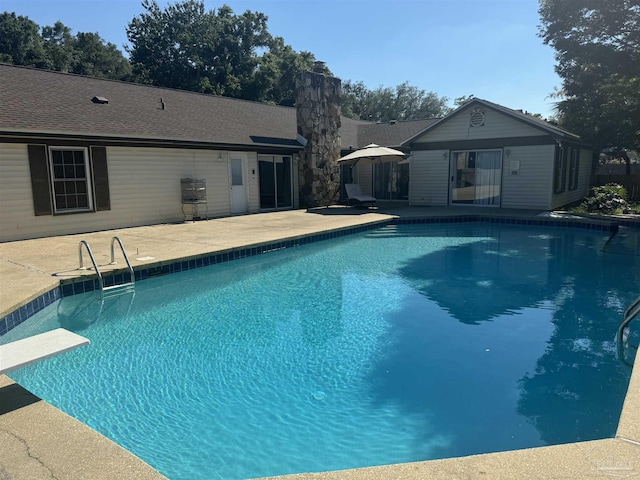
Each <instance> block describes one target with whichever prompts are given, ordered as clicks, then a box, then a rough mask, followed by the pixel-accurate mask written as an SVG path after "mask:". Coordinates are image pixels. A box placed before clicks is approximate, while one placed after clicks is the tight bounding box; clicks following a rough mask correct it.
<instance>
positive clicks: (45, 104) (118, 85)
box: [0, 64, 577, 150]
mask: <svg viewBox="0 0 640 480" xmlns="http://www.w3.org/2000/svg"><path fill="white" fill-rule="evenodd" d="M96 97H98V100H94V99H95V98H96ZM105 99H106V100H107V101H108V103H104V101H105ZM474 102H475V103H481V104H484V105H486V106H487V107H489V108H493V109H495V110H498V111H500V112H502V113H505V114H507V115H510V116H512V117H514V118H516V119H518V120H521V121H524V122H526V123H528V124H530V125H533V126H536V127H538V128H541V129H543V130H546V131H547V132H549V133H553V134H556V135H559V136H569V137H573V138H577V137H576V136H575V135H573V134H571V133H570V132H567V131H566V130H563V129H561V128H559V127H557V126H556V125H552V124H550V123H547V122H544V121H542V120H540V119H537V118H535V117H532V116H530V115H525V114H523V113H522V112H519V111H517V110H511V109H509V108H506V107H503V106H501V105H498V104H495V103H491V102H488V101H486V100H481V99H474V100H472V102H469V103H468V104H466V105H463V106H462V107H460V108H459V109H458V110H456V111H454V112H453V113H452V114H450V115H448V116H446V117H444V118H443V119H424V120H411V121H400V122H395V123H372V122H367V121H364V120H353V119H350V118H346V117H342V119H341V121H342V127H341V129H340V137H341V144H342V149H343V150H346V149H349V147H352V148H353V149H358V148H361V147H363V146H365V145H368V144H370V143H376V144H378V145H383V146H390V147H399V146H408V145H409V144H410V142H411V140H412V139H414V138H416V137H417V136H419V135H421V134H422V133H424V132H425V131H428V130H429V129H430V128H432V127H435V126H436V125H438V124H439V123H441V122H442V121H446V119H447V118H449V117H450V116H452V115H455V114H456V113H457V112H459V111H460V110H462V109H465V108H467V107H468V106H469V105H471V104H472V103H474ZM163 104H164V109H163V108H162V105H163ZM296 130H297V128H296V110H295V108H291V107H280V106H275V105H267V104H264V103H258V102H250V101H247V100H239V99H235V98H228V97H219V96H214V95H205V94H200V93H194V92H186V91H181V90H173V89H168V88H159V87H152V86H147V85H140V84H134V83H125V82H118V81H112V80H103V79H96V78H90V77H83V76H80V75H72V74H67V73H60V72H52V71H49V70H38V69H33V68H26V67H18V66H13V65H6V64H0V133H5V134H10V133H14V134H60V135H69V136H75V137H102V138H110V139H124V140H127V139H129V140H153V141H170V142H195V143H203V144H212V145H225V146H233V145H237V146H253V147H258V146H264V147H274V146H279V147H285V148H296V147H298V146H299V143H297V135H296Z"/></svg>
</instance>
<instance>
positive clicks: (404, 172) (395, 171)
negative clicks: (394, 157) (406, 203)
mask: <svg viewBox="0 0 640 480" xmlns="http://www.w3.org/2000/svg"><path fill="white" fill-rule="evenodd" d="M373 196H374V197H376V198H377V199H379V200H406V199H408V198H409V164H408V163H404V164H400V163H398V162H385V163H374V164H373Z"/></svg>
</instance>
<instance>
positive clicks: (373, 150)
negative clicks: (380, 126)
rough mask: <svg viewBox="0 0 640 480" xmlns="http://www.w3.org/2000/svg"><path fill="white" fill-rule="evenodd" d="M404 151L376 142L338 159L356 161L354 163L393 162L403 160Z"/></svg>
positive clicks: (339, 161) (339, 160) (340, 160)
mask: <svg viewBox="0 0 640 480" xmlns="http://www.w3.org/2000/svg"><path fill="white" fill-rule="evenodd" d="M403 158H404V152H401V151H400V150H395V149H393V148H389V147H381V146H380V145H376V144H375V143H370V144H369V145H367V146H366V147H362V148H360V149H358V150H356V151H355V152H351V153H349V154H348V155H345V156H344V157H341V158H339V159H338V163H341V162H349V161H354V165H355V164H356V163H358V162H363V163H364V162H366V163H374V162H375V163H378V162H380V163H381V162H393V161H398V160H402V159H403Z"/></svg>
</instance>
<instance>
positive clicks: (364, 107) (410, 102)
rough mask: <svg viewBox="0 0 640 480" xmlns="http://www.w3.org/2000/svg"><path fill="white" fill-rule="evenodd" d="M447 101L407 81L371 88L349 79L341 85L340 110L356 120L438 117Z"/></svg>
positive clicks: (447, 111) (444, 111)
mask: <svg viewBox="0 0 640 480" xmlns="http://www.w3.org/2000/svg"><path fill="white" fill-rule="evenodd" d="M447 101H448V98H447V97H439V96H438V95H436V94H435V93H433V92H426V91H424V90H420V89H419V88H418V87H415V86H413V85H410V84H409V82H404V83H402V84H400V85H397V86H396V87H395V88H391V87H378V88H377V89H375V90H369V89H368V88H367V87H366V86H365V85H364V84H363V83H362V82H351V81H350V80H347V81H346V82H344V84H343V86H342V114H343V115H345V116H347V117H351V118H357V119H360V120H371V121H379V122H388V121H390V120H412V119H418V118H435V117H442V116H444V115H446V114H447V113H449V112H450V111H451V109H450V108H449V107H448V106H447Z"/></svg>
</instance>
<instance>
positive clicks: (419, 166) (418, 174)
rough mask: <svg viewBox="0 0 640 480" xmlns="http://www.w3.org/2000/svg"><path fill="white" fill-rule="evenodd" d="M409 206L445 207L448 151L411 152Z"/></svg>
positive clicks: (447, 183)
mask: <svg viewBox="0 0 640 480" xmlns="http://www.w3.org/2000/svg"><path fill="white" fill-rule="evenodd" d="M411 155H412V156H411V163H410V175H409V204H410V205H447V204H448V202H449V151H448V150H420V151H415V152H411Z"/></svg>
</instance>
